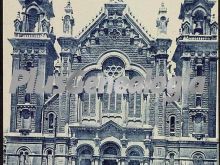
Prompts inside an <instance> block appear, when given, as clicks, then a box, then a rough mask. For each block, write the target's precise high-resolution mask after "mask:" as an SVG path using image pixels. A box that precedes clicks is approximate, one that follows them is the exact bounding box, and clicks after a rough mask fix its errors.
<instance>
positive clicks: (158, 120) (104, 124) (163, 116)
mask: <svg viewBox="0 0 220 165" xmlns="http://www.w3.org/2000/svg"><path fill="white" fill-rule="evenodd" d="M19 2H20V3H21V5H22V8H23V12H22V14H18V17H17V18H16V20H15V21H14V25H15V37H14V38H12V39H10V40H9V41H10V42H11V44H12V46H13V53H12V57H13V71H15V70H18V69H23V70H27V71H30V70H32V69H33V68H37V70H36V73H37V74H36V76H35V77H34V92H33V93H31V94H29V93H27V92H26V90H25V89H26V88H27V85H22V86H19V87H18V88H17V90H16V93H15V94H12V97H11V127H10V133H7V134H6V135H5V138H6V139H5V143H4V144H5V151H6V153H5V164H8V165H90V164H94V165H165V164H167V165H168V164H169V165H217V140H216V95H217V93H216V89H217V51H218V48H217V30H218V24H217V23H216V22H215V21H214V20H213V18H212V17H211V9H212V7H213V5H214V2H213V1H209V0H206V1H205V0H199V1H194V0H185V1H184V3H183V4H182V6H181V11H180V16H179V19H181V20H182V26H181V34H180V36H179V37H178V38H177V48H176V51H175V53H174V56H173V61H174V62H175V63H176V64H177V67H176V69H175V75H176V76H182V92H181V98H180V99H179V100H178V101H176V102H171V103H169V102H166V99H165V98H166V96H167V95H168V93H167V92H166V90H165V91H163V92H161V93H158V94H154V93H148V94H138V93H135V94H131V93H126V94H118V93H116V92H117V91H114V90H113V92H112V93H111V94H108V93H99V92H97V93H96V94H88V93H86V92H84V91H82V92H80V94H72V93H70V92H69V91H68V90H65V91H64V92H62V93H59V94H56V93H55V92H54V94H47V93H43V92H42V93H41V94H38V93H36V92H35V90H36V88H37V86H38V85H39V84H38V81H37V79H39V78H40V79H41V80H43V82H44V83H46V82H47V81H48V80H49V78H50V77H49V76H53V77H54V79H55V84H53V91H56V90H59V88H61V86H57V84H56V81H58V79H59V77H61V76H66V77H69V76H70V75H71V73H72V72H75V71H77V70H79V69H81V70H84V71H85V72H86V74H85V75H84V77H83V80H89V79H90V78H91V77H92V76H96V77H101V76H104V77H111V78H113V79H114V80H116V79H117V78H119V77H121V76H125V77H127V78H129V79H132V78H135V77H138V76H139V77H144V78H146V77H148V78H149V80H153V79H154V78H155V77H156V76H164V77H165V78H166V79H168V74H167V71H168V70H169V69H168V56H169V55H168V53H167V50H168V49H169V47H170V45H171V42H172V41H171V39H169V37H168V36H167V25H168V22H169V19H168V16H167V9H166V7H165V5H164V4H162V5H161V7H160V9H159V13H158V19H157V21H156V24H157V26H156V27H157V29H158V35H157V38H153V37H152V36H151V35H149V34H148V32H146V31H145V30H144V28H142V27H141V25H139V23H137V21H136V20H135V17H134V16H133V14H132V12H131V11H130V10H128V8H127V5H126V4H125V3H124V2H123V1H122V0H121V1H119V0H118V1H116V0H113V1H111V2H110V3H107V4H105V9H104V10H102V11H100V13H99V15H98V16H97V17H96V19H95V20H94V22H93V23H91V24H90V25H89V26H88V27H86V29H84V30H83V32H82V33H81V34H80V35H79V36H75V37H73V36H72V31H73V29H74V24H75V22H74V17H73V9H72V7H71V4H70V2H68V3H67V5H66V7H65V13H66V14H65V15H64V17H63V25H61V27H62V28H63V36H60V37H59V38H58V39H57V40H58V43H59V45H60V47H61V52H60V55H59V56H58V54H57V53H56V50H55V48H54V42H55V40H56V36H55V34H54V33H53V28H52V27H51V25H50V19H51V18H53V17H54V13H53V6H52V3H51V2H50V1H49V0H44V1H41V2H40V1H37V0H32V1H29V0H19ZM54 64H55V65H54ZM190 69H192V72H190V71H189V70H190ZM149 71H150V72H149ZM197 76H205V87H204V91H203V93H196V94H189V91H188V87H189V80H192V79H193V78H194V77H197ZM60 81H61V82H62V83H63V85H66V83H67V80H66V79H60ZM105 91H106V88H105Z"/></svg>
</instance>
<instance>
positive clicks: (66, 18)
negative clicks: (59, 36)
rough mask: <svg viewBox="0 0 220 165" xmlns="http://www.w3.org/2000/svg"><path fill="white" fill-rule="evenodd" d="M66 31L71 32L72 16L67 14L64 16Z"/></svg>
mask: <svg viewBox="0 0 220 165" xmlns="http://www.w3.org/2000/svg"><path fill="white" fill-rule="evenodd" d="M64 33H67V34H68V33H70V17H69V16H66V17H65V18H64Z"/></svg>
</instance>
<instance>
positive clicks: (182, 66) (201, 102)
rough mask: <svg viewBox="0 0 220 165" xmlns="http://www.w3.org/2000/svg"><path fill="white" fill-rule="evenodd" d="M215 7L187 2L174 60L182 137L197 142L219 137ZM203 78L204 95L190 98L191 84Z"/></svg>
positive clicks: (195, 0) (194, 0) (201, 0)
mask: <svg viewBox="0 0 220 165" xmlns="http://www.w3.org/2000/svg"><path fill="white" fill-rule="evenodd" d="M214 4H215V2H214V1H211V0H210V1H205V0H185V1H184V3H183V4H182V5H181V11H180V16H179V19H180V20H182V25H181V29H180V36H179V37H178V38H177V48H176V51H175V54H174V56H173V61H174V62H176V75H177V76H182V99H181V100H182V112H181V113H182V116H183V120H182V136H192V137H195V138H197V139H201V138H203V137H215V136H216V89H217V58H218V57H217V51H218V46H217V45H218V38H217V23H216V22H215V21H214V20H213V18H212V17H213V16H212V13H211V9H212V7H213V6H214ZM190 70H192V71H190ZM200 76H203V77H205V85H204V90H203V92H202V93H198V92H196V93H194V94H189V90H188V87H189V81H190V80H192V79H193V78H195V77H200Z"/></svg>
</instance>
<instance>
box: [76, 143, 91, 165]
mask: <svg viewBox="0 0 220 165" xmlns="http://www.w3.org/2000/svg"><path fill="white" fill-rule="evenodd" d="M77 154H78V157H79V158H78V165H91V164H92V155H93V148H92V147H91V146H89V145H84V146H82V147H80V148H78V149H77Z"/></svg>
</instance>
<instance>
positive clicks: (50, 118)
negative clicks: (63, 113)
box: [48, 113, 56, 130]
mask: <svg viewBox="0 0 220 165" xmlns="http://www.w3.org/2000/svg"><path fill="white" fill-rule="evenodd" d="M55 118H56V115H55V114H54V113H49V114H48V129H49V130H54V128H55Z"/></svg>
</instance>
